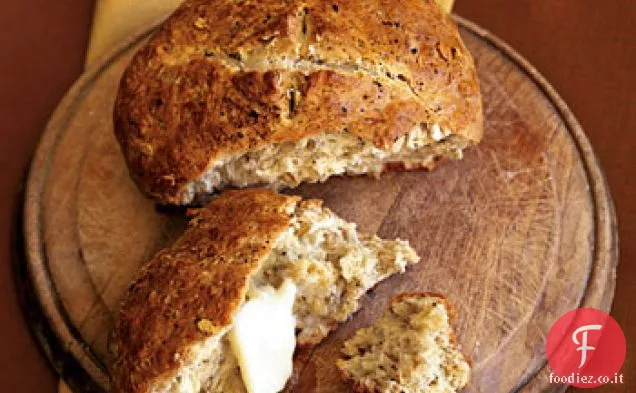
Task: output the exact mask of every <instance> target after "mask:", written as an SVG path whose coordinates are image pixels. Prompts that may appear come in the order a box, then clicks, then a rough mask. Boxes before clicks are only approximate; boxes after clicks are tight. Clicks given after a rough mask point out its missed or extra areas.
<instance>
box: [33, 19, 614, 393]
mask: <svg viewBox="0 0 636 393" xmlns="http://www.w3.org/2000/svg"><path fill="white" fill-rule="evenodd" d="M460 22H461V24H462V26H463V27H462V31H463V36H464V39H465V41H466V44H467V46H468V47H469V48H470V50H471V51H472V53H473V54H474V56H475V58H476V60H477V66H478V71H479V76H480V80H481V82H482V89H483V94H484V104H485V109H486V117H487V124H486V136H485V141H484V143H482V144H481V145H480V146H479V147H477V148H475V149H472V150H471V151H469V152H468V153H467V154H466V157H465V159H464V160H463V161H460V162H453V163H448V164H446V165H444V166H442V167H441V168H439V169H438V170H436V171H434V172H432V173H423V172H412V173H395V174H390V175H387V176H384V177H383V178H382V179H381V180H380V181H375V180H372V179H368V178H364V177H358V178H336V179H332V180H330V181H329V182H327V183H324V184H320V185H308V186H304V187H302V188H301V189H299V190H298V191H297V192H299V193H301V194H302V195H304V196H318V197H321V198H324V199H325V201H326V204H327V206H329V207H331V208H332V209H334V210H335V211H336V212H338V213H339V214H341V215H342V216H343V217H345V218H347V219H350V220H353V221H356V222H358V223H359V225H360V227H361V228H362V229H366V230H371V231H377V232H378V233H379V234H380V235H381V236H387V237H395V236H399V237H403V238H407V239H409V240H410V241H411V242H412V244H414V245H415V246H416V248H417V249H418V252H419V253H420V255H422V257H423V262H422V263H421V264H419V265H418V266H417V267H415V268H414V269H411V270H410V271H409V272H408V273H407V274H406V275H404V276H401V277H395V278H393V279H391V280H388V281H386V282H384V283H382V284H380V285H379V286H378V287H377V288H376V289H375V290H374V291H373V292H372V293H371V294H370V295H369V296H368V297H367V299H365V304H366V305H367V307H364V308H363V310H362V311H361V312H360V313H358V314H357V315H356V316H355V317H354V318H352V319H351V320H350V321H348V322H347V323H345V324H344V325H343V326H342V327H341V328H340V329H338V330H337V331H336V332H335V333H334V334H333V335H331V336H330V337H329V338H328V339H327V340H326V342H325V343H323V344H322V345H320V346H319V347H317V348H316V349H315V350H313V351H310V352H305V353H300V354H299V355H298V357H297V367H296V377H295V379H294V384H293V386H292V390H293V391H296V392H345V391H348V390H347V387H345V386H343V385H341V383H340V382H339V381H338V380H337V378H335V373H334V366H333V360H334V359H335V357H336V356H337V355H338V349H339V346H340V344H341V343H342V341H343V340H344V339H346V338H347V337H348V336H350V335H351V334H352V332H353V330H354V329H355V328H357V327H360V326H364V325H367V324H369V323H370V322H372V321H373V320H374V319H375V317H376V316H377V315H378V312H379V311H380V310H381V309H382V308H383V306H384V303H385V302H386V300H387V299H388V298H389V297H390V296H391V295H392V294H394V293H397V292H401V291H403V290H429V291H438V292H443V293H446V294H447V295H448V297H449V298H450V299H451V300H452V301H453V302H454V303H455V304H456V305H457V309H458V311H459V320H458V333H459V339H460V342H461V343H462V344H463V346H464V349H465V350H466V352H467V353H468V354H469V355H470V356H471V357H472V359H473V361H474V376H473V379H472V383H471V386H470V387H469V388H468V389H467V391H468V392H489V393H490V392H510V391H558V390H562V387H559V386H548V385H547V378H546V377H545V376H544V375H542V374H543V373H545V369H544V367H545V357H544V339H545V335H546V334H547V330H548V329H549V327H550V326H551V324H552V323H553V322H554V321H555V320H556V318H558V317H559V316H560V315H561V314H563V313H564V312H566V311H569V310H571V309H572V308H575V307H577V306H578V305H580V304H584V305H586V306H593V307H597V308H601V309H608V308H609V306H610V303H611V299H612V296H613V285H614V278H615V264H616V237H615V233H614V231H615V228H614V225H615V224H614V215H613V210H612V206H611V203H610V201H609V199H608V195H607V189H606V185H605V182H604V179H603V177H602V174H601V172H600V170H599V168H598V164H597V163H596V160H595V157H594V155H593V154H592V152H591V149H590V146H589V143H588V142H587V139H586V137H585V135H584V134H583V131H582V130H581V128H580V127H579V125H578V123H577V122H576V120H575V119H574V117H573V116H572V115H571V113H570V112H569V111H568V110H567V107H566V106H565V105H564V104H563V102H561V100H560V99H559V98H558V96H557V95H556V94H555V92H554V91H553V90H552V89H551V87H550V86H549V84H547V83H546V82H545V81H544V80H543V79H542V78H541V77H540V76H539V75H538V74H537V73H536V72H535V71H534V70H533V69H532V67H530V66H529V65H528V64H527V63H526V62H525V61H524V60H523V59H521V58H520V57H518V56H517V55H516V54H515V53H514V52H513V51H512V50H511V49H510V48H508V47H506V46H505V45H504V44H502V43H501V42H499V40H497V39H496V38H493V37H491V36H489V35H488V34H487V33H486V32H484V31H482V30H480V29H479V28H477V27H476V26H474V25H471V24H470V23H468V22H465V21H463V20H460ZM137 45H139V43H138V42H135V43H134V45H132V46H125V47H124V48H123V49H122V50H121V51H120V52H119V53H117V54H116V56H113V57H112V58H111V60H110V61H108V62H107V63H105V64H103V65H102V66H99V67H97V68H95V69H94V70H93V71H92V72H90V73H88V74H87V75H86V76H85V77H83V78H82V79H80V81H78V83H77V84H76V85H75V87H74V88H73V89H72V90H71V91H70V92H69V94H68V95H67V97H66V98H65V100H64V101H63V102H62V103H61V104H60V107H59V108H58V110H57V111H56V113H55V115H54V117H53V118H52V120H51V123H50V124H49V127H48V128H47V131H46V133H45V135H44V138H43V140H42V142H41V145H40V147H39V149H38V152H37V154H36V156H35V160H34V163H33V166H32V171H31V176H30V180H29V185H28V191H27V200H26V213H25V231H26V232H25V236H26V239H27V252H28V256H29V268H30V273H31V277H32V279H33V282H34V285H35V290H36V292H37V295H38V297H39V300H40V302H41V303H42V304H43V306H44V310H45V314H46V317H47V318H48V321H49V323H50V325H51V326H53V328H54V330H55V331H56V333H57V335H58V339H59V340H60V341H62V342H63V343H64V345H65V346H66V347H67V350H68V351H69V352H70V353H72V354H73V356H74V357H75V358H76V359H78V360H79V362H80V364H81V365H82V366H83V367H84V368H85V370H86V371H87V372H88V374H89V375H90V376H91V377H92V378H93V380H94V381H95V382H96V384H97V385H99V386H102V387H106V386H107V375H106V373H105V368H104V364H105V363H106V362H107V361H108V352H107V350H106V334H107V332H108V330H109V328H110V326H111V324H112V315H113V312H114V311H116V308H117V304H118V301H119V298H120V296H121V294H122V292H123V290H124V289H125V288H126V286H127V284H128V282H129V280H130V278H131V276H132V275H133V274H134V272H135V269H136V268H137V267H138V266H139V265H140V264H141V263H143V262H144V261H145V260H147V259H148V258H149V257H150V256H151V255H152V254H153V253H154V252H156V251H157V250H158V249H159V248H161V247H163V246H165V245H167V244H169V243H170V242H171V240H172V239H174V237H175V236H176V235H177V234H178V233H179V232H180V230H181V228H182V225H183V218H182V217H181V216H180V215H179V214H164V213H161V212H158V211H157V210H156V208H155V206H154V205H153V204H152V203H151V202H150V201H148V200H146V199H144V198H143V197H142V196H141V195H140V194H139V193H138V192H137V190H136V189H135V187H134V185H133V184H132V182H131V181H130V179H129V178H128V176H127V174H126V170H125V168H124V163H123V159H122V158H121V155H120V152H119V150H118V148H117V146H116V144H115V141H114V137H113V135H112V129H111V127H112V125H111V122H110V111H111V107H112V102H113V99H114V93H115V91H116V87H117V82H118V79H119V76H120V75H121V73H122V72H123V69H124V67H125V65H126V64H127V61H128V60H129V58H130V56H131V54H132V53H133V51H134V48H135V46H137ZM537 375H539V376H538V377H537Z"/></svg>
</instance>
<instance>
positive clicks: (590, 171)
mask: <svg viewBox="0 0 636 393" xmlns="http://www.w3.org/2000/svg"><path fill="white" fill-rule="evenodd" d="M453 18H454V20H455V22H456V23H457V24H458V26H459V27H460V28H462V29H464V30H466V31H467V32H469V33H471V34H474V35H475V36H477V37H479V38H480V39H482V40H484V41H487V42H488V43H489V44H490V45H492V46H493V47H494V48H496V49H497V50H498V51H499V52H500V53H501V54H502V56H504V57H506V58H507V59H508V60H509V61H511V62H512V63H513V64H515V66H516V67H517V68H518V69H519V70H521V71H523V72H524V73H525V74H526V76H527V77H528V78H529V79H530V80H532V81H533V82H534V84H535V85H536V86H537V87H538V88H539V89H540V90H541V91H542V93H543V94H544V95H545V96H546V97H547V98H548V99H549V101H550V103H551V104H552V105H553V106H554V108H555V109H556V110H557V112H558V113H559V115H560V117H561V119H562V120H563V122H564V124H565V126H566V127H567V129H568V132H569V134H570V137H571V138H572V141H573V142H574V145H575V146H576V149H577V151H578V153H579V157H580V159H581V162H582V164H583V167H584V170H585V174H586V177H587V181H588V184H589V185H590V195H591V196H592V201H593V204H594V206H595V213H594V214H595V216H594V234H595V243H594V253H593V255H594V262H593V269H592V271H591V272H590V275H589V277H588V282H587V283H586V288H585V293H584V296H583V297H582V299H581V306H590V307H595V308H599V309H601V310H603V311H606V312H609V309H610V307H611V304H612V301H613V297H614V292H615V277H616V266H617V264H618V233H617V226H616V214H615V209H614V204H613V201H612V198H611V194H610V191H609V187H608V183H607V180H606V178H605V175H604V173H603V170H602V168H601V166H600V163H599V160H598V158H597V156H596V154H595V153H594V151H593V148H592V146H591V143H590V141H589V140H588V138H587V136H586V135H585V132H584V131H583V128H582V127H581V125H580V124H579V122H578V120H577V119H576V117H575V116H574V114H573V113H572V112H571V111H570V109H569V107H568V106H567V104H566V103H565V102H564V101H563V99H562V98H561V97H560V96H559V95H558V93H557V92H556V90H555V89H554V88H553V87H552V86H551V85H550V84H549V82H548V81H547V80H546V79H545V78H544V77H543V76H542V75H541V74H540V73H539V72H538V71H537V70H536V69H535V68H534V67H533V66H532V65H531V64H530V63H529V62H528V61H527V60H526V59H525V58H524V57H523V56H521V55H520V54H518V53H517V52H516V51H515V50H514V49H513V48H512V47H510V46H509V45H508V44H506V43H505V42H504V41H503V40H501V39H500V38H498V37H496V36H494V35H493V34H491V33H490V32H489V31H487V30H485V29H483V28H482V27H480V26H479V25H477V24H476V23H474V22H471V21H469V20H467V19H464V18H462V17H460V16H457V15H453ZM164 19H165V16H164V17H162V18H160V19H158V20H157V22H156V23H154V24H152V25H151V27H150V28H146V29H144V30H143V31H141V32H139V33H137V34H134V35H131V37H130V38H129V39H128V40H126V41H125V42H123V43H122V44H121V45H120V46H119V47H117V48H116V49H115V50H113V51H111V52H110V53H109V54H107V55H105V56H104V57H102V58H100V59H98V61H96V62H95V65H94V66H92V67H90V68H89V69H88V70H87V71H86V72H85V73H84V74H83V75H81V76H80V78H79V79H78V80H77V81H76V82H75V83H74V84H73V85H72V87H71V88H70V89H69V91H68V92H67V93H66V95H65V96H64V98H63V99H62V101H61V102H60V103H59V104H58V106H57V108H56V109H55V111H54V112H53V115H52V116H51V118H50V120H49V122H48V124H47V126H46V128H45V130H44V132H43V133H42V136H41V138H40V141H39V143H38V146H37V148H36V150H35V153H34V155H33V158H32V161H31V164H30V168H29V172H28V179H27V181H26V189H25V191H24V195H23V198H22V199H23V203H22V204H20V206H19V208H22V209H23V210H22V214H23V216H22V220H20V219H19V214H18V219H17V220H16V221H17V223H16V226H15V227H14V231H15V234H16V236H14V238H20V236H22V238H21V239H18V240H15V239H14V240H15V241H14V243H13V244H14V246H15V251H16V252H15V253H14V259H15V269H14V274H15V279H16V285H17V287H18V291H19V292H20V293H21V299H22V301H21V307H22V310H23V313H24V315H25V318H26V319H27V322H29V328H30V330H31V331H32V333H33V336H34V337H35V339H36V341H37V342H38V344H39V346H40V347H41V348H42V349H43V352H44V353H45V354H46V356H47V358H48V359H49V361H50V363H51V365H52V366H53V368H54V369H55V370H56V372H57V373H58V374H60V375H61V376H62V377H63V378H64V379H65V380H67V381H68V382H69V385H71V387H74V388H80V389H82V390H80V391H105V388H106V385H105V384H104V382H103V381H104V378H105V377H106V376H104V375H103V374H104V369H103V367H101V366H100V365H99V363H100V362H99V361H98V360H97V359H96V357H94V356H93V355H92V353H91V350H90V348H86V347H85V346H84V345H82V344H81V343H82V340H81V337H80V336H79V332H77V331H75V329H74V327H73V326H72V325H71V324H70V323H69V320H68V318H67V317H66V315H64V312H63V307H61V304H59V301H58V299H57V294H56V293H55V288H54V283H52V282H51V281H50V280H49V279H48V278H49V271H48V267H47V265H46V257H45V255H44V253H43V243H42V239H41V238H40V236H39V235H40V220H39V218H40V217H39V198H40V196H41V193H40V191H41V187H42V186H43V184H44V183H45V181H46V177H47V176H46V173H47V169H48V159H49V153H50V152H51V151H52V150H53V148H54V147H55V144H56V142H57V139H58V131H59V130H60V129H63V128H64V127H63V126H64V124H65V123H66V121H67V120H68V119H69V117H70V116H71V115H72V111H68V108H69V107H71V106H72V104H73V102H75V101H76V100H78V99H81V98H82V96H83V95H84V93H85V91H86V90H87V89H89V88H90V85H91V82H92V81H93V80H94V79H96V78H97V77H98V76H99V75H100V74H101V73H102V72H103V70H104V69H106V68H108V67H109V66H110V64H111V63H112V62H113V61H115V60H116V59H117V58H118V57H119V55H120V54H121V53H123V52H125V51H126V50H128V49H129V48H130V47H131V46H133V45H135V44H136V43H137V42H139V41H140V40H142V39H144V38H146V37H147V36H149V35H150V34H151V33H152V32H153V31H154V30H155V29H156V27H157V25H158V24H159V23H161V21H162V20H164ZM21 251H22V252H21ZM19 254H20V255H19ZM599 264H600V265H602V266H603V267H604V268H605V269H604V271H603V272H600V273H604V274H605V276H604V277H603V276H601V277H596V275H597V274H599V272H597V271H596V270H599V269H598V265H599ZM595 268H596V269H595ZM592 279H600V280H602V282H603V284H605V285H604V286H602V290H603V291H604V295H603V296H602V297H601V299H600V302H599V304H586V300H587V299H588V298H589V295H590V291H591V290H594V289H596V290H598V289H597V288H595V287H592V288H591V287H590V282H591V280H592ZM47 305H48V306H49V307H46V306H47ZM32 309H36V310H38V312H37V314H39V315H37V316H36V315H35V314H34V313H33V312H32ZM60 342H65V343H75V344H76V345H70V348H64V346H62V345H60ZM87 361H91V362H94V364H87ZM546 363H547V361H546ZM544 366H545V363H544ZM544 366H542V367H539V369H538V370H536V372H535V373H533V374H532V377H534V376H536V375H537V374H538V373H539V372H540V371H541V370H542V369H543V367H544ZM69 370H73V372H72V373H70V372H69ZM532 377H531V378H529V379H528V381H525V382H529V381H530V380H531V379H532ZM106 378H107V377H106ZM100 380H101V383H100V382H98V381H100ZM523 386H524V384H522V385H520V389H522V388H523ZM566 387H567V386H565V385H562V386H555V391H563V390H565V388H566Z"/></svg>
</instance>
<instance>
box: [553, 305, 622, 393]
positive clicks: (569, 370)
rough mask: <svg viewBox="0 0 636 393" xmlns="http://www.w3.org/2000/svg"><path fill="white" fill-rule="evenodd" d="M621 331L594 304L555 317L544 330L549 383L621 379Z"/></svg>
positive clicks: (591, 385) (597, 383)
mask: <svg viewBox="0 0 636 393" xmlns="http://www.w3.org/2000/svg"><path fill="white" fill-rule="evenodd" d="M625 353H626V345H625V335H624V334H623V330H622V329H621V327H620V326H619V325H618V323H617V322H616V321H615V320H614V318H612V317H611V316H609V315H607V314H606V313H604V312H602V311H600V310H596V309H594V308H579V309H576V310H572V311H570V312H567V313H565V314H563V316H561V318H559V319H558V320H557V321H556V322H555V323H554V325H553V326H552V328H551V329H550V333H548V339H547V342H546V354H547V356H548V362H549V363H550V367H551V368H552V373H551V374H550V376H549V378H550V383H564V384H568V385H572V386H576V387H579V388H594V387H597V386H601V385H605V384H607V383H622V382H623V377H622V375H620V374H619V373H618V372H619V371H620V369H621V366H622V365H623V361H624V360H625Z"/></svg>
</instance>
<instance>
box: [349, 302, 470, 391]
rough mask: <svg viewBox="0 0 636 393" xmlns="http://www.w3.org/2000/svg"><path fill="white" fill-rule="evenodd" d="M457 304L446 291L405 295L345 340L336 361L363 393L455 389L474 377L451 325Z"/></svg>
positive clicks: (355, 386)
mask: <svg viewBox="0 0 636 393" xmlns="http://www.w3.org/2000/svg"><path fill="white" fill-rule="evenodd" d="M452 319H453V309H452V307H451V305H450V304H449V302H448V300H446V299H445V298H444V297H443V296H441V295H437V294H430V293H411V294H402V295H398V296H396V297H395V298H393V299H392V300H391V302H390V304H389V306H388V307H387V309H386V310H385V311H384V314H383V315H382V316H381V317H380V319H379V320H378V321H377V322H376V323H375V324H374V325H373V326H371V327H369V328H365V329H360V330H358V331H357V332H356V333H355V335H354V336H353V337H352V338H351V339H350V340H348V341H347V342H345V344H344V348H343V353H344V355H345V358H344V359H340V360H338V362H337V366H338V368H339V369H340V371H341V372H342V375H343V377H344V379H345V380H348V381H350V382H352V383H353V386H354V390H355V391H356V392H361V393H396V392H399V393H453V392H457V391H459V390H460V389H462V388H463V387H464V386H466V384H467V383H468V380H469V378H470V363H469V361H468V360H467V358H466V357H465V356H464V355H463V354H462V353H461V352H460V350H459V348H458V345H457V343H456V341H455V334H454V332H453V329H452V327H451V321H452Z"/></svg>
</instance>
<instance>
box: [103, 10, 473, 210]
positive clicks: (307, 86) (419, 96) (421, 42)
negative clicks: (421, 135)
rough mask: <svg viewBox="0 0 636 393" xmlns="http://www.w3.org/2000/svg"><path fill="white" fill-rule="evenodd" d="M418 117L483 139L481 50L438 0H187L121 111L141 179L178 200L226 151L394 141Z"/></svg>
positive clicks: (126, 147)
mask: <svg viewBox="0 0 636 393" xmlns="http://www.w3.org/2000/svg"><path fill="white" fill-rule="evenodd" d="M421 123H426V124H433V123H437V124H440V125H441V126H442V127H444V128H449V129H450V130H452V132H453V133H455V134H457V135H460V136H463V137H465V138H467V139H469V140H471V141H473V142H477V141H479V140H480V139H481V136H482V128H483V125H482V123H483V115H482V108H481V98H480V93H479V85H478V81H477V77H476V72H475V67H474V64H473V60H472V58H471V57H470V54H469V53H468V51H467V50H466V48H465V47H464V45H463V44H462V42H461V39H460V37H459V34H458V31H457V29H456V27H455V25H454V23H453V22H452V20H451V19H450V17H448V16H447V15H445V14H444V13H443V12H441V11H440V9H439V8H438V6H437V5H436V4H435V3H434V0H400V1H393V0H371V1H369V0H340V1H337V2H323V1H321V0H294V1H286V2H281V1H276V0H260V1H253V2H248V1H242V2H236V1H231V0H218V1H211V0H187V1H186V2H185V3H184V4H183V5H182V6H181V7H180V8H179V9H178V10H177V11H176V12H175V13H174V14H173V15H172V16H171V17H170V18H168V20H167V21H166V22H165V23H164V25H163V26H162V27H161V28H160V29H159V31H158V32H157V34H156V35H155V37H154V38H152V39H151V40H150V42H149V43H148V45H147V46H146V47H145V48H143V49H142V50H141V51H140V52H139V53H138V54H137V55H136V56H135V57H134V59H133V60H132V62H131V64H130V66H129V67H128V69H127V70H126V72H125V74H124V76H123V78H122V81H121V85H120V90H119V94H118V97H117V100H116V103H115V110H114V125H115V132H116V135H117V138H118V140H119V142H120V144H121V146H122V150H123V152H124V155H125V156H126V160H127V162H128V166H129V168H130V172H131V175H132V177H133V178H134V179H135V180H136V182H137V183H138V184H139V186H140V187H141V189H142V190H143V191H145V192H146V193H147V194H149V195H150V196H153V197H155V198H157V199H159V200H161V201H162V202H167V203H181V202H182V192H183V189H184V187H185V185H186V184H187V183H188V182H189V181H192V180H194V179H196V178H198V177H200V176H201V175H202V174H203V173H204V172H205V171H206V169H208V168H210V166H211V165H212V164H213V162H215V161H217V160H218V159H220V158H222V157H223V156H224V155H227V154H234V153H237V154H238V153H242V152H245V151H249V150H253V149H256V148H258V147H261V146H264V145H266V144H271V143H279V142H284V141H295V140H298V139H301V138H303V137H306V136H309V135H312V134H318V133H322V132H325V131H333V132H338V131H341V130H345V129H346V130H348V131H349V132H351V133H353V134H355V135H358V136H360V137H361V138H363V139H366V140H369V141H372V142H373V143H374V144H375V145H376V146H378V147H386V146H388V145H389V144H391V143H392V142H393V141H394V140H395V139H396V138H397V137H398V136H400V135H403V134H405V133H407V132H408V131H410V130H411V129H412V128H413V127H414V126H416V125H418V124H421Z"/></svg>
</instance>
